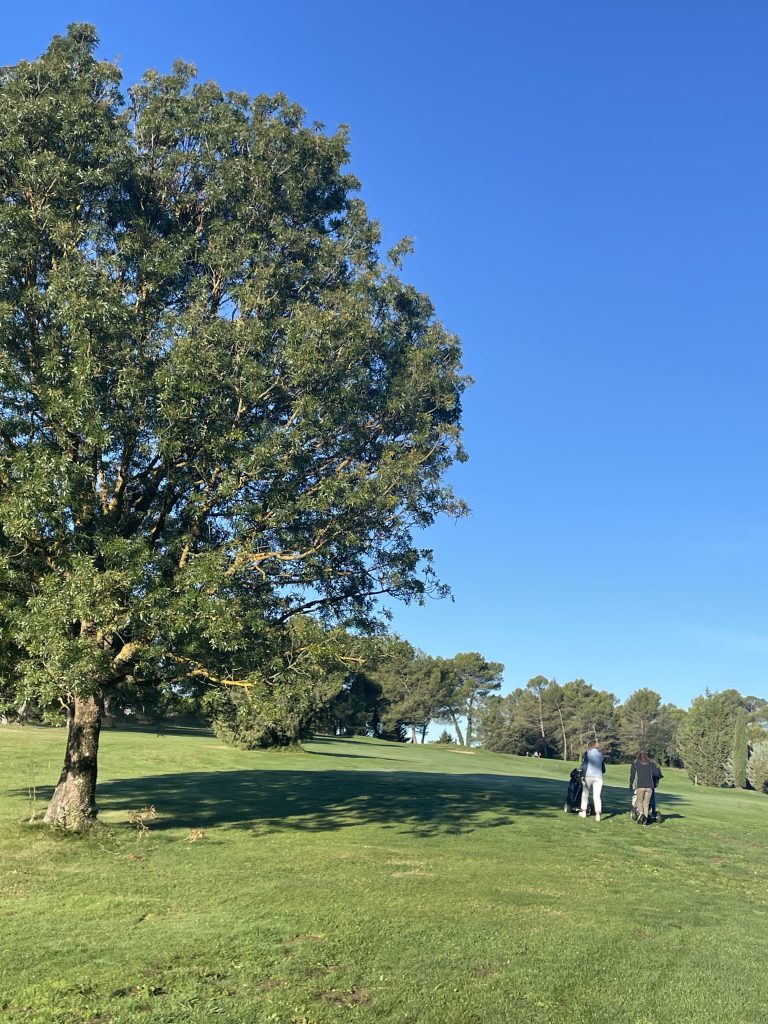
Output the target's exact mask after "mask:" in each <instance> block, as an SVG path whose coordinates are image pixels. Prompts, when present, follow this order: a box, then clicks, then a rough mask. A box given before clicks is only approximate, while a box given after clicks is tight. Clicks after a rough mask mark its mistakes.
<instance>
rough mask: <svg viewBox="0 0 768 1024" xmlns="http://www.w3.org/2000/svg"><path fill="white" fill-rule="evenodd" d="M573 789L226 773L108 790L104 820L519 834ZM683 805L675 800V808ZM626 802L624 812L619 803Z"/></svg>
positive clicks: (416, 775)
mask: <svg viewBox="0 0 768 1024" xmlns="http://www.w3.org/2000/svg"><path fill="white" fill-rule="evenodd" d="M565 792H566V786H564V785H563V784H562V783H560V782H558V781H555V780H551V779H537V778H531V777H528V776H526V777H518V776H510V775H486V774H461V775H453V774H441V773H436V772H417V771H392V770H386V769H385V770H383V771H366V770H360V771H354V772H349V771H334V770H326V771H295V770H290V769H286V770H284V771H273V770H268V771H262V770H254V771H227V772H200V773H179V774H168V775H154V776H144V777H140V778H136V779H119V780H113V781H107V782H104V783H102V784H101V785H100V786H99V790H98V802H99V807H100V808H101V809H102V810H103V811H122V812H127V811H130V810H136V809H137V808H139V807H141V806H144V805H147V804H152V805H153V806H154V807H156V809H157V812H158V818H157V820H156V821H155V822H153V825H152V830H153V832H154V831H157V830H162V829H168V828H186V829H196V828H213V827H215V826H225V827H227V826H228V827H231V828H254V827H261V828H264V827H267V828H272V829H280V830H299V831H308V832H326V831H335V830H339V829H343V828H348V827H351V826H354V825H361V824H377V825H380V826H382V827H384V828H391V829H393V830H396V831H398V832H403V833H410V834H413V835H417V836H424V837H426V836H431V835H445V834H456V835H458V834H466V833H469V832H472V831H474V830H476V829H482V828H497V827H499V826H502V825H514V823H515V820H516V819H517V818H519V817H521V816H524V815H541V814H547V815H556V814H558V813H559V814H562V807H563V800H564V797H565ZM603 793H604V797H603V799H604V802H605V806H606V811H607V813H612V812H613V813H620V812H624V811H625V810H626V809H627V797H626V793H625V791H624V790H623V789H613V788H611V787H606V789H604V791H603ZM675 799H676V798H674V797H668V798H667V802H668V803H671V802H673V801H674V800H675ZM619 800H620V801H621V803H619Z"/></svg>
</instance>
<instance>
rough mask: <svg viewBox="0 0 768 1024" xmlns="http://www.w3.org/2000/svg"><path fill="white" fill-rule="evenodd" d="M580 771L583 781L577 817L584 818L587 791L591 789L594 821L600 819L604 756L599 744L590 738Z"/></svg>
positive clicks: (587, 799)
mask: <svg viewBox="0 0 768 1024" xmlns="http://www.w3.org/2000/svg"><path fill="white" fill-rule="evenodd" d="M581 771H582V774H583V776H584V783H583V786H582V789H581V810H580V811H579V817H581V818H586V816H587V806H588V804H589V791H590V789H591V790H592V803H593V804H594V805H595V821H600V815H601V813H602V810H603V802H602V800H601V794H602V791H603V775H604V774H605V758H604V757H603V755H602V754H601V753H600V744H599V743H598V742H597V741H596V740H592V742H591V743H590V744H589V747H588V748H587V750H586V752H585V754H584V757H583V758H582V760H581Z"/></svg>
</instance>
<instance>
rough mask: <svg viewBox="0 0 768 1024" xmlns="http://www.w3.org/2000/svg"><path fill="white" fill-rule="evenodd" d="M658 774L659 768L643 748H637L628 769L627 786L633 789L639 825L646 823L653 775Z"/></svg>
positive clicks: (651, 793)
mask: <svg viewBox="0 0 768 1024" xmlns="http://www.w3.org/2000/svg"><path fill="white" fill-rule="evenodd" d="M654 775H659V768H658V765H656V764H655V763H654V762H653V761H652V760H651V758H650V757H648V755H647V754H646V752H645V751H644V750H638V752H637V757H636V758H635V760H634V761H633V762H632V767H631V768H630V770H629V788H630V789H634V790H635V809H636V811H637V820H638V821H639V822H640V824H641V825H646V824H647V823H648V811H649V809H650V804H651V796H652V795H653V777H654Z"/></svg>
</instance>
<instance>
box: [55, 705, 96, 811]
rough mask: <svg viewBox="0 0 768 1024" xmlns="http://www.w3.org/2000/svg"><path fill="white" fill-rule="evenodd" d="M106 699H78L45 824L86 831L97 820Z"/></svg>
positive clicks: (70, 722)
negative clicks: (97, 778) (98, 779)
mask: <svg viewBox="0 0 768 1024" xmlns="http://www.w3.org/2000/svg"><path fill="white" fill-rule="evenodd" d="M102 709H103V699H102V696H101V694H98V695H96V696H94V697H86V698H81V697H76V698H75V706H74V714H73V715H72V718H71V719H70V721H69V729H68V730H67V750H66V755H65V757H64V767H63V768H62V770H61V775H60V776H59V781H58V784H57V786H56V789H55V790H54V791H53V797H52V798H51V802H50V804H49V805H48V810H47V811H46V812H45V818H44V819H43V820H44V821H46V822H49V823H52V824H55V825H61V826H63V827H64V828H69V829H73V830H75V831H79V830H82V829H84V828H87V827H88V826H89V825H90V824H91V823H92V822H93V820H94V819H95V817H96V813H97V812H96V772H97V764H96V762H97V757H98V753H99V732H100V731H101V713H102Z"/></svg>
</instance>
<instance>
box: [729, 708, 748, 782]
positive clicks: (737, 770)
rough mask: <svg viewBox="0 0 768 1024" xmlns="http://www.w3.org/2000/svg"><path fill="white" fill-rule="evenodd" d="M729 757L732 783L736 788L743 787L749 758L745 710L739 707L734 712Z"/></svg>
mask: <svg viewBox="0 0 768 1024" xmlns="http://www.w3.org/2000/svg"><path fill="white" fill-rule="evenodd" d="M731 758H732V764H733V785H734V786H735V787H736V788H737V789H744V787H745V786H746V784H747V761H748V759H749V746H748V744H747V712H746V710H745V709H744V708H739V709H738V711H737V712H736V721H735V723H734V727H733V747H732V750H731Z"/></svg>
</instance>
